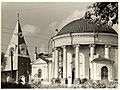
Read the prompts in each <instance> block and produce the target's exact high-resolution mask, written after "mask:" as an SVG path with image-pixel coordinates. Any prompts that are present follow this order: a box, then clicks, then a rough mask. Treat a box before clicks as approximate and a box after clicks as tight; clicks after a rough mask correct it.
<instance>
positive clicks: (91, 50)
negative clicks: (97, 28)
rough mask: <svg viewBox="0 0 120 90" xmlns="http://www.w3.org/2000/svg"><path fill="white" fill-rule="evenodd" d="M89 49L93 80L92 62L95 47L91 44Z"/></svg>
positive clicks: (91, 77)
mask: <svg viewBox="0 0 120 90" xmlns="http://www.w3.org/2000/svg"><path fill="white" fill-rule="evenodd" d="M89 47H90V79H93V69H92V63H91V61H92V60H93V59H94V53H95V45H94V44H91V45H90V46H89Z"/></svg>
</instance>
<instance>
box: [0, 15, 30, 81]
mask: <svg viewBox="0 0 120 90" xmlns="http://www.w3.org/2000/svg"><path fill="white" fill-rule="evenodd" d="M18 16H19V15H18ZM6 57H7V65H6V67H5V69H4V70H3V71H2V72H1V77H2V78H1V81H2V82H9V77H10V78H12V80H13V81H14V82H16V83H18V81H19V79H20V78H21V77H23V78H24V79H25V82H28V81H29V76H30V74H31V65H30V63H31V60H30V56H29V53H28V46H27V45H26V42H25V39H24V36H23V33H22V29H21V26H20V21H19V17H18V20H17V24H16V27H15V30H14V32H13V35H12V38H11V41H10V42H9V45H8V49H7V52H6Z"/></svg>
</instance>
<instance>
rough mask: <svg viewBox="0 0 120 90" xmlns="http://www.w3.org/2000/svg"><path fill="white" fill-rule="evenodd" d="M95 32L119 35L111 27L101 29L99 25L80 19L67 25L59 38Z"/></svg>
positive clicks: (60, 32) (59, 33)
mask: <svg viewBox="0 0 120 90" xmlns="http://www.w3.org/2000/svg"><path fill="white" fill-rule="evenodd" d="M94 30H95V31H98V32H99V33H111V34H117V32H116V31H115V30H114V29H113V28H111V27H107V26H101V27H99V26H98V25H97V24H94V23H90V21H89V20H88V19H78V20H75V21H72V22H70V23H68V24H67V25H65V26H64V27H63V28H62V29H61V30H60V31H59V32H58V33H57V36H59V35H63V34H70V33H92V32H94Z"/></svg>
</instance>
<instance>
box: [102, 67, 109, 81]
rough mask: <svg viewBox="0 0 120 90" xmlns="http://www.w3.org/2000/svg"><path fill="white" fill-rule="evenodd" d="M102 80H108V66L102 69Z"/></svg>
mask: <svg viewBox="0 0 120 90" xmlns="http://www.w3.org/2000/svg"><path fill="white" fill-rule="evenodd" d="M101 79H106V80H107V79H108V68H107V67H106V66H103V67H102V68H101Z"/></svg>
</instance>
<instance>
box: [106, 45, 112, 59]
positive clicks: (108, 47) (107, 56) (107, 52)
mask: <svg viewBox="0 0 120 90" xmlns="http://www.w3.org/2000/svg"><path fill="white" fill-rule="evenodd" d="M110 47H111V46H110V45H105V58H107V59H109V49H110Z"/></svg>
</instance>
